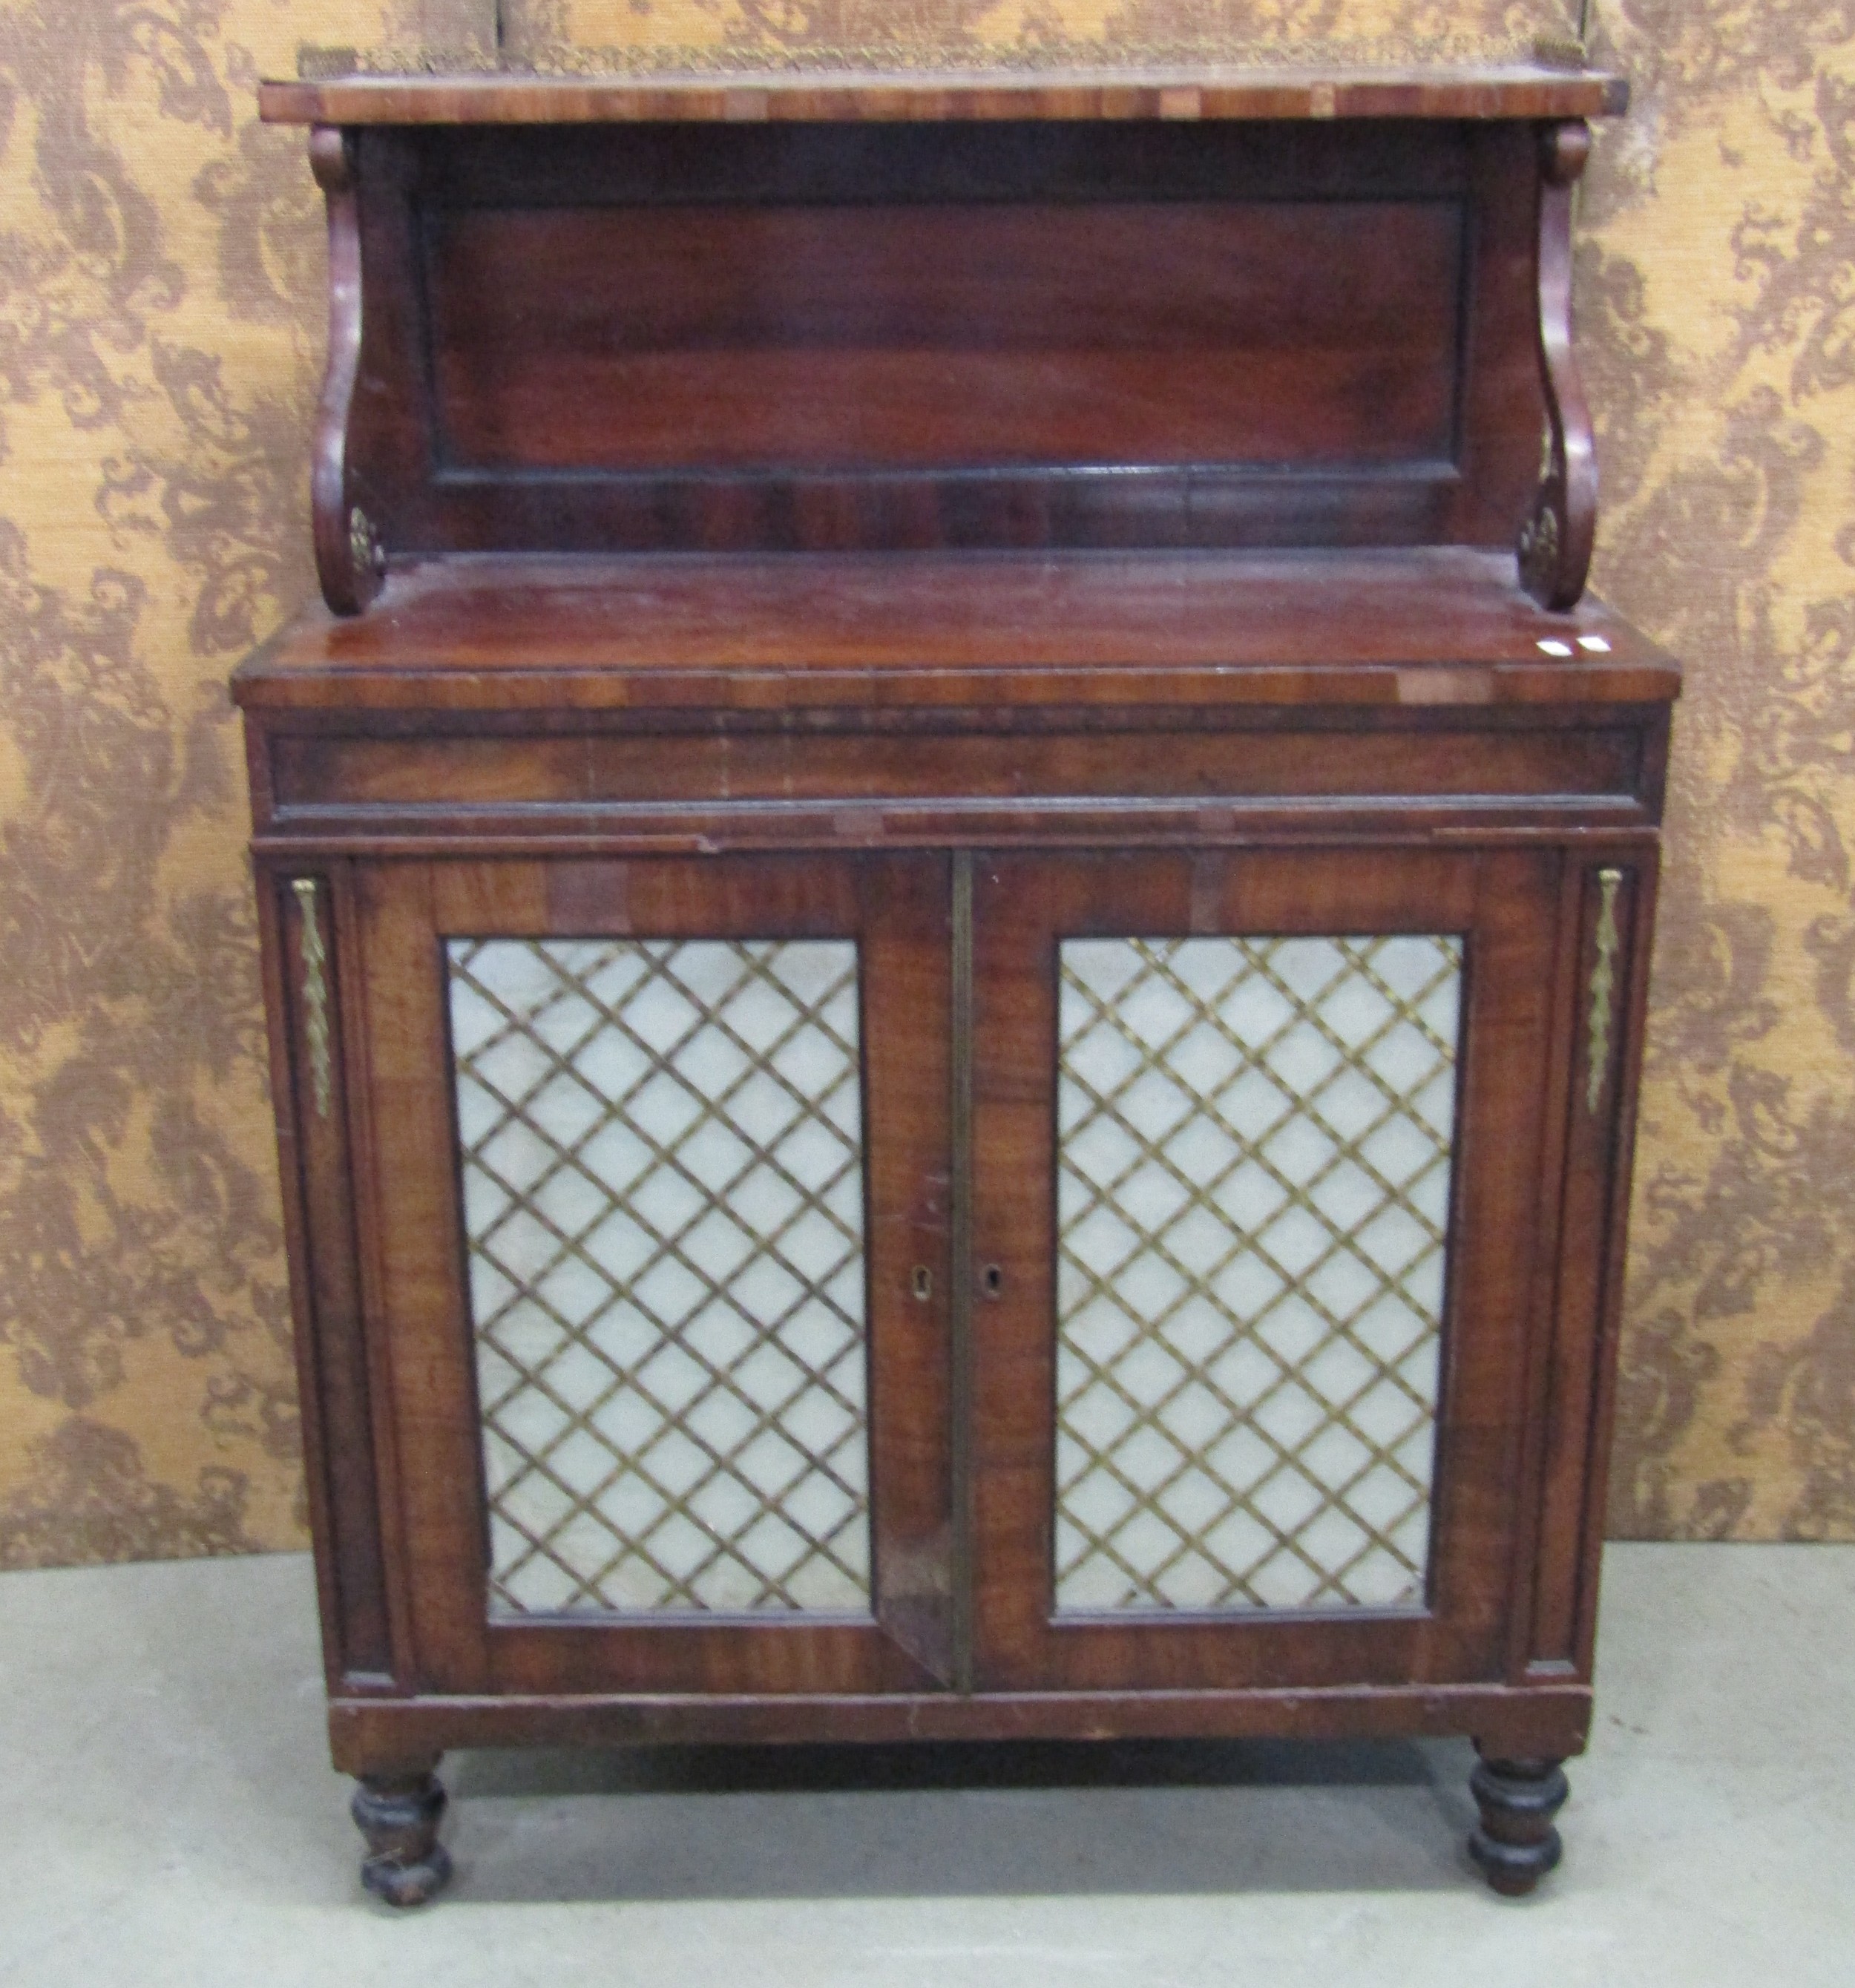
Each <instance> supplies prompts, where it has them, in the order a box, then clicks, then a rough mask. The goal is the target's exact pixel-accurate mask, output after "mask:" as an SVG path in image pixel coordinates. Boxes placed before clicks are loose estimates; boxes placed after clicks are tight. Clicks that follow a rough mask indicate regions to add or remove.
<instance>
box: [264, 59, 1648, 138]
mask: <svg viewBox="0 0 1855 1988" xmlns="http://www.w3.org/2000/svg"><path fill="white" fill-rule="evenodd" d="M1628 100H1629V88H1628V86H1627V83H1625V82H1624V80H1623V79H1622V78H1620V76H1613V75H1610V74H1607V73H1602V72H1600V71H1597V70H1590V69H1570V68H1555V67H1553V66H1549V65H1546V64H1543V63H1539V64H1534V63H1515V64H1510V65H1505V66H1493V67H1487V68H1441V67H1438V68H1421V69H1294V68H1289V67H1286V66H1285V67H1282V68H1279V69H1276V68H1252V69H1234V68H1233V69H1218V68H1191V69H1178V70H1162V69H1076V70H1073V71H1069V70H1039V71H1036V72H1035V73H1025V72H1024V71H1022V70H1002V71H998V72H995V73H994V72H988V71H983V70H977V69H975V70H957V71H951V72H948V73H944V74H934V73H927V72H922V73H913V72H897V73H893V74H886V73H875V72H870V73H851V72H846V73H830V74H824V73H811V74H802V73H800V74H769V73H760V72H755V71H743V72H742V73H739V74H738V75H737V74H732V73H715V74H703V75H677V74H671V73H666V74H663V75H651V76H532V75H513V74H511V73H508V72H506V71H498V72H495V73H481V74H467V75H455V76H388V75H364V74H356V75H352V76H336V77H329V78H325V79H318V80H313V81H309V80H306V81H300V82H294V81H277V82H270V83H263V84H262V85H261V86H259V90H258V107H259V110H260V112H261V113H262V116H263V117H265V119H266V120H268V121H269V122H271V123H283V124H587V123H741V122H752V121H755V120H768V121H775V122H779V121H792V122H800V123H819V122H831V121H835V120H853V121H854V120H865V121H867V122H870V123H966V122H974V121H983V122H991V121H994V120H1014V119H1015V120H1079V121H1086V122H1094V121H1103V120H1109V121H1112V120H1127V119H1140V118H1164V119H1178V120H1187V121H1189V120H1205V121H1217V120H1231V119H1271V120H1280V119H1296V118H1309V119H1327V118H1354V117H1403V118H1477V119H1485V118H1563V117H1614V116H1617V115H1619V114H1620V113H1621V112H1622V111H1623V110H1624V109H1625V108H1626V107H1627V103H1628Z"/></svg>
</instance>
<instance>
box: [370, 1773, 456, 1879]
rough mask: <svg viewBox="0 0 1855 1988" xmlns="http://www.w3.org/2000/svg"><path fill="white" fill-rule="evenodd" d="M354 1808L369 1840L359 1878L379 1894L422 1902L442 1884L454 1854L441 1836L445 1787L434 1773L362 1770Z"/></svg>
mask: <svg viewBox="0 0 1855 1988" xmlns="http://www.w3.org/2000/svg"><path fill="white" fill-rule="evenodd" d="M350 1813H351V1814H353V1817H354V1824H355V1827H356V1828H357V1829H358V1830H359V1831H360V1833H361V1834H362V1835H363V1836H364V1837H365V1838H367V1855H366V1856H365V1857H363V1858H362V1859H361V1866H360V1881H361V1882H362V1883H363V1885H366V1886H367V1889H368V1890H369V1891H370V1892H373V1894H374V1895H375V1896H376V1897H377V1898H384V1899H385V1900H386V1902H387V1904H388V1905H424V1903H425V1902H426V1900H427V1899H428V1898H436V1897H437V1895H438V1893H439V1892H441V1891H442V1890H443V1889H444V1885H445V1883H446V1881H447V1880H448V1878H450V1876H451V1858H450V1856H449V1854H448V1852H447V1851H446V1850H445V1848H444V1844H441V1842H439V1841H438V1823H439V1821H440V1819H441V1817H443V1815H444V1787H443V1784H442V1783H441V1782H440V1781H439V1780H438V1776H437V1775H436V1774H434V1773H431V1772H429V1771H427V1772H424V1773H410V1774H366V1775H363V1777H361V1783H360V1787H357V1788H356V1790H354V1801H353V1807H352V1809H351V1810H350Z"/></svg>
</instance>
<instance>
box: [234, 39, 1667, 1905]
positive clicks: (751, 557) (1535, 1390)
mask: <svg viewBox="0 0 1855 1988" xmlns="http://www.w3.org/2000/svg"><path fill="white" fill-rule="evenodd" d="M1622 100H1623V92H1622V90H1621V87H1620V85H1618V84H1617V83H1616V82H1615V81H1614V79H1610V78H1607V77H1604V76H1597V75H1593V74H1590V73H1584V72H1580V71H1562V70H1557V69H1551V68H1549V67H1540V68H1522V69H1503V70H1495V71H1490V72H1488V73H1435V74H1430V75H1425V76H1397V75H1384V74H1374V75H1355V74H1335V75H1330V76H1308V75H1306V74H1302V75H1298V76H1273V77H1269V76H1262V77H1258V76H1248V77H1245V76H1241V75H1232V76H1221V77H1220V76H1216V75H1210V74H1208V75H1205V76H1197V77H1192V78H1185V79H1164V80H1163V81H1162V80H1157V79H1152V78H1143V77H1140V76H1107V77H1101V76H1096V77H1083V78H1077V79H1063V80H1061V81H1059V82H1049V83H1027V82H1025V80H1024V79H1022V78H1019V79H973V78H968V79H963V80H962V79H957V78H956V79H924V80H919V81H915V82H909V81H906V80H904V81H897V80H894V79H888V80H884V81H880V82H879V81H875V80H872V79H863V80H858V79H841V80H816V81H802V82H800V81H793V80H790V79H788V80H786V81H784V82H777V81H770V82H769V81H760V82H755V81H752V80H751V79H750V80H737V81H731V82H728V83H726V84H725V85H724V84H722V83H717V82H709V83H701V82H688V83H674V82H668V83H661V84H650V85H637V84H634V83H602V82H596V81H594V82H589V81H586V80H584V79H576V80H571V81H548V80H542V79H516V78H512V77H507V76H505V77H500V78H495V79H481V78H478V79H431V78H418V79H380V78H373V79H368V78H353V79H334V80H325V81H322V82H318V83H279V84H272V85H269V86H265V91H264V96H263V106H264V110H265V114H266V115H267V116H268V117H271V118H273V119H277V120H296V121H300V122H302V123H307V124H309V126H311V127H312V130H311V134H310V147H311V156H312V160H313V166H314V169H315V172H316V177H317V178H318V179H319V181H320V183H321V184H322V186H323V189H324V191H325V192H326V196H327V201H328V208H329V224H330V276H331V296H332V310H331V322H330V338H329V365H328V374H327V380H326V390H325V392H324V394H323V400H322V403H321V407H320V414H319V423H318V426H317V430H316V451H315V461H314V475H313V497H314V524H315V539H316V557H317V561H318V564H319V573H320V577H321V583H322V590H323V595H324V598H325V603H326V605H324V606H322V607H317V608H316V610H314V611H313V612H311V613H309V614H306V616H304V617H302V619H300V620H298V621H297V622H296V624H294V625H292V626H291V627H289V628H287V629H286V630H285V631H283V632H282V634H280V635H279V637H277V638H276V639H275V640H274V641H272V642H270V643H269V644H266V645H265V647H263V648H262V649H261V650H259V651H258V652H257V654H255V655H254V656H253V657H252V658H251V659H250V660H249V661H247V662H246V663H245V664H244V666H243V667H242V669H241V670H240V671H239V672H238V678H237V681H236V695H237V697H238V702H239V703H240V704H241V705H242V707H243V709H244V713H245V724H246V728H247V737H248V748H249V759H250V774H251V788H252V808H253V814H254V820H255V838H254V840H253V844H252V849H253V852H254V856H255V867H256V875H257V883H258V898H259V903H260V907H261V911H262V931H263V945H264V961H265V986H266V993H267V999H268V1002H269V1017H270V1026H271V1040H272V1053H273V1058H274V1069H275V1105H276V1112H277V1119H278V1124H279V1128H280V1138H281V1140H282V1155H283V1177H284V1182H285V1192H286V1207H287V1213H288V1230H289V1249H290V1261H291V1264H292V1279H293V1292H294V1300H295V1304H296V1320H297V1326H298V1332H297V1344H298V1347H299V1354H300V1358H301V1374H302V1408H303V1421H304V1428H305V1432H306V1448H307V1452H308V1459H309V1486H310V1498H311V1509H312V1512H313V1519H314V1530H315V1536H316V1564H317V1567H318V1570H319V1582H320V1596H321V1608H322V1618H323V1634H324V1638H325V1643H326V1654H327V1666H328V1682H329V1693H330V1723H331V1729H332V1733H333V1750H334V1754H335V1758H336V1763H337V1765H338V1766H339V1767H341V1768H342V1769H343V1770H345V1771H346V1772H348V1773H352V1774H353V1775H355V1776H356V1777H358V1779H359V1781H360V1790H359V1793H358V1794H357V1795H356V1800H355V1804H354V1812H355V1816H356V1820H357V1821H358V1822H359V1824H360V1827H361V1830H362V1831H363V1834H364V1836H365V1838H366V1840H367V1846H368V1854H367V1860H366V1862H365V1864H364V1865H363V1875H364V1877H365V1879H366V1881H367V1884H368V1885H369V1886H370V1887H371V1888H373V1890H374V1891H376V1892H379V1893H380V1894H381V1895H383V1896H384V1897H385V1898H387V1899H389V1900H390V1901H392V1902H394V1903H397V1904H411V1903H416V1902H418V1901H420V1900H422V1899H424V1898H427V1896H429V1895H431V1893H432V1892H434V1891H435V1890H436V1889H437V1888H438V1887H439V1886H440V1885H441V1884H442V1883H443V1881H444V1878H445V1876H446V1875H447V1872H448V1862H447V1860H446V1858H445V1854H444V1850H443V1848H441V1845H440V1844H439V1842H438V1823H439V1817H440V1813H441V1810H442V1808H443V1807H444V1794H443V1792H442V1790H441V1787H440V1785H439V1783H438V1780H437V1778H436V1775H435V1771H434V1770H436V1768H437V1767H438V1763H439V1760H440V1756H441V1753H442V1752H443V1751H444V1749H446V1748H448V1747H454V1746H507V1745H524V1744H539V1743H547V1744H552V1745H559V1744H563V1743H565V1744H586V1745H626V1746H631V1745H642V1744H649V1743H654V1742H668V1741H682V1740H692V1739H710V1740H721V1741H728V1742H742V1743H759V1742H775V1741H793V1740H799V1739H834V1740H835V1739H843V1740H879V1739H904V1738H909V1739H912V1738H936V1737H939V1738H948V1737H962V1736H963V1737H968V1738H987V1737H992V1738H1002V1737H1007V1736H1068V1737H1073V1738H1107V1737H1113V1736H1244V1735H1302V1736H1334V1737H1339V1736H1347V1735H1375V1734H1376V1735H1392V1734H1450V1733H1453V1734H1458V1735H1467V1736H1471V1737H1472V1738H1473V1739H1475V1742H1476V1743H1477V1745H1478V1749H1479V1752H1480V1755H1481V1762H1480V1764H1479V1765H1478V1767H1477V1768H1476V1770H1475V1776H1474V1783H1473V1785H1474V1792H1475V1797H1476V1798H1477V1801H1478V1806H1479V1810H1480V1814H1481V1818H1482V1820H1481V1823H1480V1826H1479V1827H1478V1829H1477V1830H1476V1831H1475V1834H1474V1836H1473V1838H1472V1840H1471V1849H1472V1851H1473V1853H1474V1854H1475V1858H1476V1859H1477V1861H1478V1862H1479V1864H1480V1865H1481V1867H1482V1869H1483V1871H1485V1873H1486V1875H1487V1876H1488V1879H1489V1881H1491V1882H1492V1884H1493V1885H1495V1887H1496V1888H1498V1889H1499V1890H1502V1891H1504V1892H1523V1891H1525V1890H1526V1889H1528V1888H1530V1887H1531V1886H1532V1885H1533V1884H1534V1883H1535V1881H1536V1880H1537V1878H1539V1875H1541V1874H1542V1872H1544V1871H1546V1870H1548V1869H1549V1868H1551V1866H1552V1865H1553V1862H1554V1861H1555V1860H1556V1857H1557V1855H1558V1852H1559V1839H1558V1837H1557V1834H1556V1831H1555V1829H1554V1827H1553V1817H1554V1814H1555V1812H1556V1810H1557V1808H1558V1807H1559V1804H1560V1803H1561V1801H1562V1800H1563V1798H1564V1796H1565V1793H1566V1782H1565V1780H1564V1777H1563V1773H1562V1772H1561V1763H1562V1762H1563V1760H1565V1758H1566V1756H1569V1755H1572V1754H1574V1753H1577V1752H1579V1751H1580V1750H1581V1748H1582V1747H1583V1745H1584V1743H1585V1739H1586V1729H1587V1726H1588V1723H1589V1719H1590V1707H1591V1690H1590V1664H1591V1651H1592V1641H1593V1622H1594V1614H1595V1607H1596V1598H1597V1597H1596V1581H1597V1565H1598V1551H1599V1540H1600V1522H1601V1517H1602V1513H1603V1475H1604V1469H1603V1466H1604V1457H1605V1451H1606V1446H1607V1433H1608V1428H1609V1423H1610V1398H1611V1381H1610V1375H1611V1371H1612V1367H1613V1351H1614V1339H1615V1334H1616V1329H1617V1305H1618V1297H1619V1283H1620V1272H1621V1265H1622V1261H1623V1249H1624V1212H1625V1208H1626V1204H1627V1182H1628V1175H1629V1156H1630V1124H1631V1114H1632V1100H1633V1097H1634V1087H1635V1084H1636V1073H1637V1059H1638V1054H1639V1042H1640V1032H1641V1027H1642V1016H1643V1010H1644V986H1645V979H1646V975H1647V967H1648V959H1649V931H1650V920H1651V908H1652V902H1653V898H1654V883H1655V871H1656V860H1657V823H1658V820H1659V817H1660V811H1661V799H1662V788H1663V776H1664V756H1665V748H1666V742H1667V721H1668V716H1669V711H1670V707H1671V702H1672V700H1673V699H1674V697H1675V695H1676V693H1677V690H1678V676H1677V673H1676V671H1675V669H1674V666H1673V665H1672V664H1671V663H1670V662H1669V661H1668V660H1667V658H1665V657H1664V656H1663V655H1662V654H1660V653H1658V652H1657V651H1656V649H1655V648H1654V647H1653V646H1651V644H1649V643H1648V642H1647V641H1645V640H1644V639H1643V638H1642V637H1640V636H1639V635H1638V634H1636V633H1635V632H1634V631H1632V630H1631V629H1630V627H1628V626H1627V625H1626V624H1624V622H1622V621H1621V620H1619V619H1618V618H1617V617H1615V616H1614V615H1613V614H1610V612H1608V611H1607V610H1606V609H1604V608H1603V607H1601V606H1600V605H1598V604H1597V603H1594V602H1592V601H1589V600H1584V599H1583V585H1584V576H1585V569H1586V563H1587V561H1588V559H1589V556H1590V546H1591V538H1592V532H1593V522H1594V512H1595V485H1594V472H1593V463H1592V450H1591V436H1590V420H1589V417H1588V415H1587V414H1586V407H1585V404H1584V401H1583V396H1582V394H1581V392H1580V387H1579V384H1578V381H1577V378H1576V374H1575V371H1574V369H1573V357H1572V352H1571V347H1570V342H1569V307H1570V299H1569V271H1570V247H1569V242H1570V214H1571V202H1572V194H1573V184H1574V182H1575V181H1576V178H1577V177H1578V174H1579V171H1580V167H1581V166H1582V165H1583V161H1584V158H1585V155H1586V150H1587V147H1588V144H1589V127H1588V124H1587V122H1586V120H1588V119H1589V118H1590V117H1594V116H1598V115H1601V114H1604V113H1610V112H1614V111H1616V110H1619V109H1620V108H1621V107H1622ZM1542 438H1543V442H1542Z"/></svg>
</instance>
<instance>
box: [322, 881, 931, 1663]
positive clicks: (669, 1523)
mask: <svg viewBox="0 0 1855 1988" xmlns="http://www.w3.org/2000/svg"><path fill="white" fill-rule="evenodd" d="M355 894H356V906H357V914H358V915H357V918H356V929H357V932H358V936H359V942H360V955H361V957H360V979H361V1009H362V1013H363V1017H364V1036H365V1056H366V1073H365V1084H364V1086H363V1099H364V1102H365V1104H366V1107H367V1111H368V1112H369V1114H370V1121H371V1140H370V1143H371V1152H372V1160H373V1163H372V1165H371V1167H370V1169H369V1185H368V1190H367V1191H368V1192H369V1193H370V1195H371V1216H370V1222H369V1228H370V1232H371V1234H372V1235H373V1239H374V1244H375V1248H376V1251H377V1296H376V1301H375V1303H374V1306H373V1317H372V1318H371V1320H370V1327H371V1330H373V1332H374V1333H375V1334H377V1337H379V1339H380V1341H381V1342H382V1343H383V1344H384V1351H385V1366H386V1369H387V1374H388V1376H389V1381H390V1394H391V1408H390V1415H389V1418H388V1419H389V1422H390V1428H391V1431H392V1437H393V1444H394V1451H395V1455H394V1459H393V1460H392V1462H391V1464H390V1479H391V1481H392V1482H393V1483H394V1484H396V1486H397V1499H398V1511H399V1526H398V1530H399V1531H400V1536H401V1543H400V1563H401V1564H400V1582H401V1584H402V1586H403V1587H404V1591H405V1592H406V1593H407V1595H408V1596H409V1597H410V1608H409V1611H408V1612H409V1617H410V1631H411V1640H412V1642H413V1644H414V1648H415V1649H416V1671H417V1682H418V1684H419V1685H421V1688H424V1689H438V1690H448V1691H468V1692H478V1691H493V1692H678V1691H684V1690H700V1691H703V1692H718V1693H729V1692H735V1693H764V1692H870V1691H883V1690H891V1689H917V1690H918V1689H927V1688H932V1687H934V1685H937V1684H938V1683H939V1682H942V1681H944V1678H945V1676H946V1675H947V1672H948V1654H947V1646H948V1628H947V1624H948V1558H947V1554H948V1546H947V1543H948V1511H949V1496H948V1468H947V1448H948V1445H947V1433H946V1432H947V1417H948V1407H947V1360H946V1347H945V1336H944V1307H945V1302H946V1295H947V1285H948V1279H947V1274H946V1263H945V1250H946V1224H945V1219H944V1191H945V1178H946V1150H947V1124H946V1113H947V1098H948V1078H947V1060H946V1054H947V1052H946V1041H947V1033H946V1031H947V1002H948V936H947V912H946V904H947V874H946V866H945V864H944V863H942V862H940V861H938V860H931V859H929V860H889V859H886V858H873V859H870V860H854V859H837V858H829V857H805V858H793V859H777V860H759V859H752V860H750V859H740V860H736V859H734V858H713V859H701V860H646V861H622V862H621V861H577V860H573V861H569V860H562V861H554V862H545V863H543V862H535V861H527V860H525V861H508V862H501V861H492V860H473V861H469V862H448V861H437V862H431V863H419V862H405V863H398V862H386V861H382V862H380V863H377V864H372V865H369V866H363V867H360V869H359V870H357V871H356V882H355Z"/></svg>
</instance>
